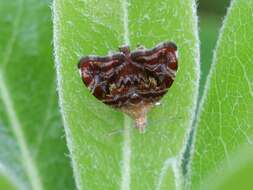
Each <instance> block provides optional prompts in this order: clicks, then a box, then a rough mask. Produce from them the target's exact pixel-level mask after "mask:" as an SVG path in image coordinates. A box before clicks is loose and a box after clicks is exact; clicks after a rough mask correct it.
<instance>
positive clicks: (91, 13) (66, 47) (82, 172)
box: [54, 0, 199, 189]
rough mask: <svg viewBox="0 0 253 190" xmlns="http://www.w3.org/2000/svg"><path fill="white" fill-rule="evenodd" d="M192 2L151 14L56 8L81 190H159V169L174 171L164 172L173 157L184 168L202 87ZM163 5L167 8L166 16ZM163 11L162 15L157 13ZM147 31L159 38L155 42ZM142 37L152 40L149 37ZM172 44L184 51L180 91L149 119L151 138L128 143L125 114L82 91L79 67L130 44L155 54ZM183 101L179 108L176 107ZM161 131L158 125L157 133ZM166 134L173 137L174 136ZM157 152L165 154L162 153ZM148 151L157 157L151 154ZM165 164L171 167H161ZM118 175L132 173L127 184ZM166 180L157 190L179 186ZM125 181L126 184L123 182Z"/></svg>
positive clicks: (116, 8)
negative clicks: (187, 140)
mask: <svg viewBox="0 0 253 190" xmlns="http://www.w3.org/2000/svg"><path fill="white" fill-rule="evenodd" d="M194 3H195V2H194V1H190V0H186V1H185V3H179V1H176V2H174V1H166V2H165V3H163V2H157V1H150V2H149V3H147V6H150V7H152V6H153V7H154V8H153V9H151V11H148V10H150V9H147V7H146V6H145V5H143V4H142V3H141V1H130V2H128V1H118V0H114V1H79V2H75V3H72V2H62V1H55V4H54V14H55V16H54V27H55V28H54V29H55V32H54V44H55V51H56V53H55V54H56V65H57V71H58V73H57V74H58V87H59V96H60V102H61V108H62V114H63V118H64V121H65V131H66V134H67V139H68V144H69V147H70V151H71V155H72V159H73V165H74V173H75V175H76V179H77V184H78V186H79V189H84V188H88V189H89V188H90V189H95V188H101V187H103V188H105V189H108V188H109V189H118V188H120V187H121V188H122V189H131V188H133V189H135V188H136V189H144V188H145V189H149V188H151V189H154V188H155V187H156V186H157V184H158V183H159V184H160V182H159V177H158V179H157V177H156V175H158V174H159V172H160V170H161V169H162V168H168V170H171V168H170V167H167V165H166V163H167V162H166V160H168V159H169V158H170V157H176V160H177V161H178V162H180V155H179V154H180V151H181V148H182V146H183V139H184V136H185V131H186V128H187V126H188V125H190V122H191V117H192V112H193V110H194V109H195V104H196V98H197V90H196V89H197V88H198V69H199V68H198V67H199V65H198V58H199V55H198V54H199V53H198V51H199V49H198V37H197V19H196V15H195V7H194V6H193V5H194ZM163 6H165V9H166V8H167V12H166V11H165V9H164V8H163ZM192 6H193V7H192ZM126 8H127V10H126ZM160 8H163V10H162V11H160ZM181 10H184V11H181ZM185 10H187V11H185ZM179 12H180V16H182V15H183V18H185V19H186V21H185V22H181V19H182V18H181V17H180V16H178V15H177V13H179ZM143 13H146V14H147V16H146V18H147V20H146V21H143V19H146V18H145V15H144V14H143ZM126 14H128V15H126ZM136 14H137V15H136ZM138 14H139V15H138ZM154 15H156V16H155V18H153V16H154ZM159 15H160V18H162V19H163V18H164V21H163V22H164V23H165V24H167V25H165V24H164V25H161V24H159V20H156V19H159V18H158V17H159ZM170 16H172V18H170ZM151 21H153V22H154V24H155V26H152V27H151V25H150V24H149V22H151ZM152 24H153V23H152ZM127 26H128V27H127ZM173 27H175V28H173ZM167 28H168V29H170V28H173V29H171V34H170V35H168V34H167V30H166V29H167ZM128 29H129V31H128ZM155 29H157V30H155ZM149 30H150V33H152V32H153V33H154V34H153V35H150V34H149V33H148V31H149ZM145 31H146V32H147V34H148V35H147V37H146V38H145V35H144V34H145V33H146V32H145ZM169 31H170V30H169ZM128 35H129V37H128ZM168 39H169V40H176V42H178V45H179V47H180V51H181V52H180V55H181V57H180V59H181V61H182V65H183V66H182V68H181V69H182V71H181V74H179V76H178V77H177V79H176V83H177V84H174V85H173V88H172V89H171V90H170V93H171V94H168V96H166V97H165V98H164V100H163V102H164V104H163V105H162V106H161V107H160V108H156V109H154V110H153V111H152V112H151V113H150V114H149V122H150V125H149V128H150V131H149V132H147V133H146V134H145V135H143V136H140V134H139V133H138V132H137V131H135V130H131V131H130V134H131V135H130V136H129V131H128V130H125V129H124V127H123V125H124V124H123V123H124V117H123V115H122V114H121V113H119V112H117V111H115V110H113V109H110V108H108V107H107V106H105V105H103V104H101V103H99V102H97V101H96V100H95V98H94V97H92V95H91V94H90V93H89V92H88V90H87V89H86V88H84V87H83V84H82V82H81V80H80V78H79V76H78V74H77V73H78V70H77V68H76V64H77V62H78V60H79V58H80V57H81V56H83V55H89V54H98V55H105V54H106V53H107V51H108V50H115V47H118V46H119V45H121V44H124V43H128V41H129V43H130V44H131V46H133V47H134V46H136V45H137V44H138V43H139V42H141V43H142V44H144V45H146V46H148V47H152V46H154V45H155V44H157V43H158V42H161V41H164V40H168ZM186 62H187V63H188V65H187V64H186ZM183 63H184V64H183ZM187 69H188V71H189V72H187ZM185 74H186V76H185ZM177 81H181V82H180V83H179V82H177ZM186 86H187V88H185V87H186ZM183 89H187V90H188V91H187V92H186V94H188V95H189V96H187V98H182V95H180V92H181V91H182V90H183ZM175 94H177V95H178V94H179V97H180V98H176V99H175V100H174V101H175V102H172V103H171V104H172V106H171V107H170V108H167V107H168V105H169V104H170V100H171V99H172V98H173V97H174V96H175ZM178 102H180V105H181V106H182V107H180V106H178V107H176V106H175V105H176V104H177V103H178ZM178 104H179V103H178ZM82 106H83V107H82ZM175 109H177V110H176V113H173V112H174V111H175ZM179 113H180V116H181V115H182V118H183V119H182V120H183V122H182V120H180V119H175V118H176V115H177V114H179ZM167 114H168V115H169V114H172V116H171V117H169V118H167V117H166V116H167ZM172 119H175V120H173V122H174V123H173V124H171V125H168V121H171V120H172ZM159 120H161V121H162V122H159ZM125 121H126V120H125ZM157 122H158V124H157ZM126 123H128V122H126ZM156 125H159V128H158V127H156ZM168 127H170V128H171V131H173V132H169V131H168ZM126 128H128V124H127V125H126ZM151 129H152V130H151ZM115 131H116V132H115ZM160 136H161V137H163V138H160ZM175 136H177V137H175ZM152 138H153V139H154V140H153V141H152ZM177 138H178V139H177ZM126 139H127V141H126ZM171 139H173V140H171ZM179 139H180V140H179ZM155 141H157V143H156V142H155ZM178 141H179V142H178ZM124 144H127V145H128V148H129V146H130V149H131V150H130V154H127V152H128V151H129V149H128V148H126V149H124V148H123V147H125V146H124ZM165 144H166V145H165ZM168 144H169V145H171V146H170V147H172V148H171V150H168V146H169V145H168ZM147 145H149V146H150V145H152V146H150V147H149V146H147ZM157 147H159V148H160V152H159V149H158V148H157ZM151 150H153V151H154V152H153V153H151ZM124 153H126V154H124ZM150 153H151V154H150ZM157 154H158V155H159V154H160V155H161V158H159V161H157V163H158V164H156V163H155V162H154V160H155V159H156V155H157ZM122 155H123V157H124V155H128V156H129V157H130V158H125V157H124V158H122ZM124 159H125V161H126V162H129V159H130V163H128V164H126V165H127V166H126V170H124V169H122V166H123V168H124V166H125V165H124V163H126V162H124ZM121 160H123V163H121ZM152 160H153V161H152ZM163 162H164V163H163ZM103 163H104V164H103ZM164 164H165V165H166V166H164V167H163V165H164ZM148 165H150V166H151V167H150V169H149V170H150V171H149V172H144V171H145V168H147V167H148ZM169 166H171V165H169ZM176 166H177V164H176ZM129 167H130V169H129ZM121 171H128V172H129V173H128V174H126V176H125V178H124V175H122V173H121ZM91 172H93V173H96V176H95V177H94V176H90V175H89V173H91ZM123 173H124V172H123ZM164 173H165V174H164V175H165V176H163V175H162V176H163V177H162V179H163V178H164V177H167V169H166V171H165V172H164ZM129 174H130V176H129ZM168 175H169V176H170V177H171V181H170V182H169V183H168V182H167V181H165V182H164V181H163V180H162V185H160V186H162V187H170V186H173V187H174V186H175V184H174V183H175V181H174V177H173V172H169V174H168ZM179 175H180V174H179ZM143 178H145V179H146V180H147V183H138V181H141V179H143ZM97 179H99V181H100V182H101V183H100V184H99V186H96V185H97V184H96V182H95V181H96V180H97ZM166 179H167V178H166ZM124 180H126V181H128V182H127V183H125V182H124ZM130 183H131V184H130ZM124 184H125V185H124Z"/></svg>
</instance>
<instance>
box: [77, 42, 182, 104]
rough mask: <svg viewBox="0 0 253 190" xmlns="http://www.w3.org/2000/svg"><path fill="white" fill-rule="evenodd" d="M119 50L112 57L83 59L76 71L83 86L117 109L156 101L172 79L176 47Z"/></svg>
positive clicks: (87, 57)
mask: <svg viewBox="0 0 253 190" xmlns="http://www.w3.org/2000/svg"><path fill="white" fill-rule="evenodd" d="M119 50H120V52H119V53H116V54H113V55H111V56H105V57H99V56H86V57H83V58H82V59H81V60H80V62H79V64H78V68H79V69H80V73H81V77H82V79H83V82H84V84H85V85H86V86H87V87H88V88H89V89H90V91H91V92H92V94H93V95H94V96H95V97H96V98H97V99H99V100H101V101H102V102H104V103H105V104H107V105H110V106H113V107H116V108H122V107H127V106H129V105H133V104H139V103H156V102H157V101H159V100H160V99H161V98H162V97H163V95H164V94H165V93H166V92H167V90H168V88H169V87H170V86H171V85H172V83H173V81H174V79H175V74H176V71H177V68H178V59H177V47H176V45H175V44H174V43H172V42H164V43H161V44H159V45H157V46H156V47H154V48H153V49H143V48H140V49H137V50H136V51H133V52H130V49H129V47H128V46H123V47H120V48H119Z"/></svg>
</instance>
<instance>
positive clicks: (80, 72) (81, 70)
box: [78, 68, 82, 77]
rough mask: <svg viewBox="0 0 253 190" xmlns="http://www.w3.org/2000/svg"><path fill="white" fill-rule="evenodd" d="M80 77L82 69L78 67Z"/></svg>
mask: <svg viewBox="0 0 253 190" xmlns="http://www.w3.org/2000/svg"><path fill="white" fill-rule="evenodd" d="M78 71H79V75H80V77H82V69H81V68H80V69H78Z"/></svg>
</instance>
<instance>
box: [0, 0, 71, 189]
mask: <svg viewBox="0 0 253 190" xmlns="http://www.w3.org/2000/svg"><path fill="white" fill-rule="evenodd" d="M49 2H50V1H44V2H38V1H34V0H15V1H1V2H0V5H1V6H0V9H1V11H0V12H1V13H0V14H1V18H0V26H1V29H0V32H1V38H0V42H1V43H0V50H1V53H0V59H1V62H0V78H1V82H0V89H1V90H0V115H1V116H0V130H1V134H0V135H1V140H0V149H1V155H0V162H1V164H2V165H3V167H4V168H6V169H5V170H4V171H8V172H7V173H6V174H5V175H6V176H7V177H9V178H10V179H11V180H12V179H16V181H18V182H19V186H18V187H19V189H38V190H39V189H62V188H63V187H69V188H70V189H72V188H74V183H73V181H72V179H71V177H70V178H69V176H71V175H72V174H71V169H70V166H69V164H68V160H67V158H66V157H65V156H64V153H66V152H67V150H66V146H65V144H64V140H63V139H62V138H61V135H62V129H61V119H60V115H59V114H58V110H57V99H56V92H55V86H54V78H55V77H54V69H53V61H52V57H51V49H52V48H51V45H50V41H51V36H52V35H51V25H50V9H49ZM13 13H15V14H13ZM59 171H61V172H62V179H65V180H63V181H64V183H60V182H59V177H58V172H59ZM48 172H50V174H51V175H47V174H48ZM57 179H58V180H57ZM20 184H22V185H20Z"/></svg>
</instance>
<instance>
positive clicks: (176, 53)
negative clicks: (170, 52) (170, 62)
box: [175, 51, 178, 59]
mask: <svg viewBox="0 0 253 190" xmlns="http://www.w3.org/2000/svg"><path fill="white" fill-rule="evenodd" d="M175 55H176V58H177V59H178V51H176V52H175Z"/></svg>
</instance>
